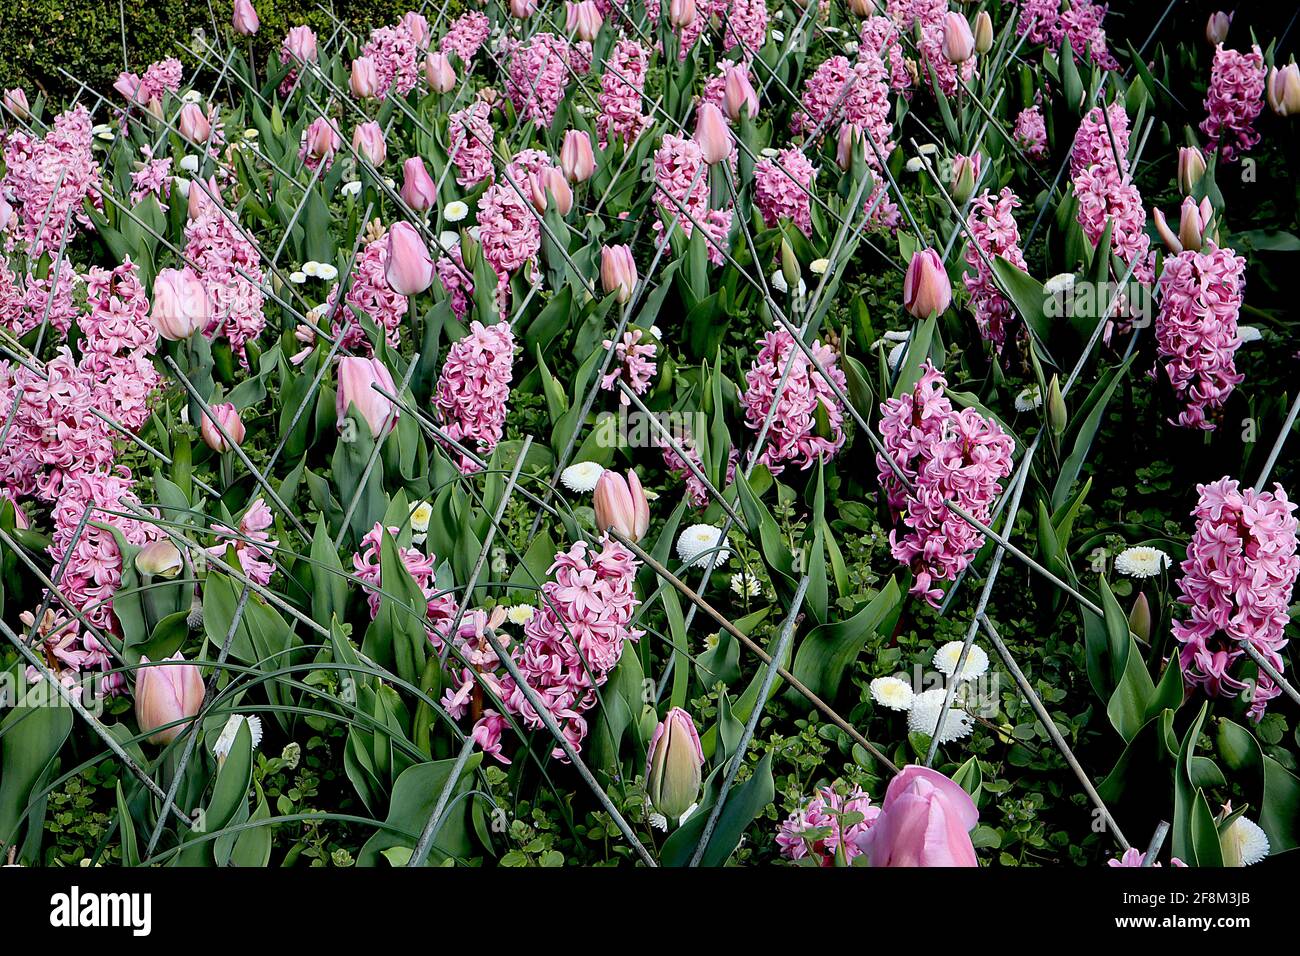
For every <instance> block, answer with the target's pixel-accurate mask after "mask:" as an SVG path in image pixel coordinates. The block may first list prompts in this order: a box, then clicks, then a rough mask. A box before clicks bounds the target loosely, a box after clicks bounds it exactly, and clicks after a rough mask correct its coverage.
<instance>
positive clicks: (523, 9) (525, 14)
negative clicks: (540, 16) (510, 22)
mask: <svg viewBox="0 0 1300 956" xmlns="http://www.w3.org/2000/svg"><path fill="white" fill-rule="evenodd" d="M536 12H537V0H510V15H511V16H512V17H518V18H519V19H520V20H526V19H528V18H529V17H531V16H532V15H533V14H534V13H536Z"/></svg>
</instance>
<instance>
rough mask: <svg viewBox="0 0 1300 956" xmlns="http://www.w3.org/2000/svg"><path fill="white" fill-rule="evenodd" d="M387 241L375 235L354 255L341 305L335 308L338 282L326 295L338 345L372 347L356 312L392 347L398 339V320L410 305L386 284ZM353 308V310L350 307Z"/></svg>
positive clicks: (368, 351) (365, 350) (364, 349)
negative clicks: (345, 293) (378, 331)
mask: <svg viewBox="0 0 1300 956" xmlns="http://www.w3.org/2000/svg"><path fill="white" fill-rule="evenodd" d="M387 271H388V242H387V241H386V240H384V239H382V238H381V239H377V240H375V241H374V242H371V243H368V244H367V245H366V246H365V247H364V248H363V249H362V250H361V252H360V254H359V255H358V256H357V259H356V263H355V265H354V266H353V269H352V284H351V285H350V286H349V287H348V291H347V295H345V296H344V297H343V306H342V308H339V309H338V310H337V311H335V303H336V302H337V301H338V294H339V285H338V283H335V284H334V287H333V288H332V289H330V293H329V297H328V298H327V299H326V311H327V314H330V313H332V314H333V315H334V322H333V329H332V333H333V335H335V336H336V337H337V336H340V335H341V336H342V337H343V339H342V343H341V345H340V348H343V349H346V350H348V351H351V352H360V353H361V354H363V355H371V354H372V353H373V351H374V350H373V349H372V348H371V345H370V340H369V339H368V338H367V337H366V334H365V330H364V329H363V328H362V327H361V323H360V321H359V320H358V319H357V313H360V314H361V315H364V316H366V317H367V318H368V319H370V320H371V321H372V322H374V323H375V325H377V326H379V328H381V329H383V331H384V337H385V338H386V339H387V340H388V343H389V344H390V345H392V346H393V347H394V348H396V347H397V346H398V344H399V342H400V340H401V330H402V320H403V319H405V318H406V313H407V310H408V309H409V308H410V303H409V300H408V299H407V297H406V296H404V295H400V294H398V293H397V292H394V291H393V288H392V286H390V285H389V284H388V276H387ZM354 310H355V311H354Z"/></svg>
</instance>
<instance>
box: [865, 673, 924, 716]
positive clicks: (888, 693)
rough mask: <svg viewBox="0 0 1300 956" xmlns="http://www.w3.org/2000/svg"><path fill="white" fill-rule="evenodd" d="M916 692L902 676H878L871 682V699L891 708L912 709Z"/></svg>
mask: <svg viewBox="0 0 1300 956" xmlns="http://www.w3.org/2000/svg"><path fill="white" fill-rule="evenodd" d="M915 698H916V694H915V693H914V692H913V690H912V685H911V684H909V683H908V682H907V681H905V680H903V679H902V678H901V677H877V678H876V679H875V680H873V681H872V682H871V699H872V700H874V701H875V702H876V703H877V704H879V705H880V706H881V707H888V708H889V709H890V710H911V709H912V701H913V700H914V699H915Z"/></svg>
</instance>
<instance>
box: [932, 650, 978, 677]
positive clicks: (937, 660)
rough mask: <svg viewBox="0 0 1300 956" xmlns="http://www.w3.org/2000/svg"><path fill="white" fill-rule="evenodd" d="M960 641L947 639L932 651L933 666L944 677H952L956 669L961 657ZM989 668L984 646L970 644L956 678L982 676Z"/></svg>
mask: <svg viewBox="0 0 1300 956" xmlns="http://www.w3.org/2000/svg"><path fill="white" fill-rule="evenodd" d="M961 648H962V642H961V641H949V642H948V643H947V644H945V645H943V647H941V648H939V649H938V650H937V651H935V652H934V666H935V669H936V670H938V671H939V673H941V674H943V675H944V676H945V677H952V676H953V675H954V674H955V673H956V671H957V661H958V660H959V659H960V658H961ZM988 669H989V656H988V654H987V653H985V651H984V648H982V647H980V646H979V645H978V644H972V645H971V646H970V650H969V651H967V652H966V663H965V665H964V666H963V667H962V669H961V676H960V677H959V678H958V680H964V681H965V680H975V679H976V678H977V677H983V676H984V673H985V672H986V671H987V670H988Z"/></svg>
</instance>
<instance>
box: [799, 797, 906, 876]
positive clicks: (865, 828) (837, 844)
mask: <svg viewBox="0 0 1300 956" xmlns="http://www.w3.org/2000/svg"><path fill="white" fill-rule="evenodd" d="M851 813H852V814H861V815H862V819H861V820H858V821H857V822H856V823H850V824H849V825H848V826H845V825H844V819H843V818H844V817H845V816H846V815H847V814H851ZM879 815H880V807H877V806H872V804H871V797H869V796H868V795H867V794H866V792H865V791H863V790H862V789H861V788H860V787H854V788H853V789H852V790H850V791H849V793H848V794H847V795H845V796H841V795H840V794H839V793H838V792H837V791H836V790H835V789H834V788H833V787H822V788H821V789H820V790H818V791H817V792H816V793H815V794H813V796H812V798H811V799H810V800H809V801H808V802H807V803H806V804H805V805H804V806H803V807H801V808H799V809H798V810H796V811H794V813H791V814H790V815H789V816H788V817H786V818H785V820H784V821H782V823H781V827H780V829H779V830H778V831H777V834H776V843H777V846H779V847H780V848H781V855H782V856H783V857H785V858H786V859H787V860H803V859H807V858H809V857H811V858H812V859H814V860H816V861H817V862H818V863H819V864H820V865H821V866H834V865H835V864H836V861H837V858H840V857H842V859H843V861H844V862H845V863H852V861H853V860H854V859H855V858H856V857H858V856H861V855H862V854H863V853H864V852H865V851H866V839H865V838H866V835H867V833H868V832H869V831H870V830H871V827H872V825H873V824H874V823H875V822H876V817H878V816H879ZM810 830H818V831H820V830H828V831H829V832H828V833H826V834H825V835H818V836H816V837H815V838H813V837H808V836H805V834H806V833H808V831H810Z"/></svg>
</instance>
